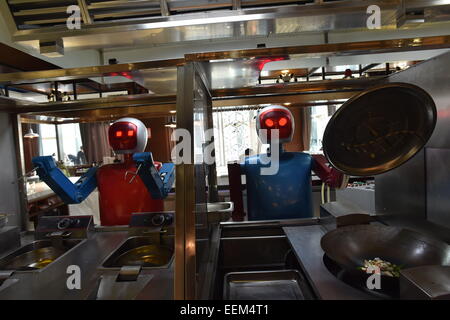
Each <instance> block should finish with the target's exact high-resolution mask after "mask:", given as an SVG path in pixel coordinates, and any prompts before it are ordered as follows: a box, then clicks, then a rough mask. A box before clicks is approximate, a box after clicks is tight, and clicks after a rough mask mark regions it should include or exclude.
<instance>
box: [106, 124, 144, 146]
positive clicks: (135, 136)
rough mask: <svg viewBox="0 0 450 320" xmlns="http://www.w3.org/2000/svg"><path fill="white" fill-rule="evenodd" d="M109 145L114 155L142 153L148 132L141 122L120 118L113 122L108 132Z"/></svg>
mask: <svg viewBox="0 0 450 320" xmlns="http://www.w3.org/2000/svg"><path fill="white" fill-rule="evenodd" d="M108 137H109V145H110V146H111V148H113V150H114V151H115V152H116V153H119V154H121V153H136V152H144V150H145V147H146V146H147V139H148V132H147V128H146V127H145V125H144V124H143V123H142V121H140V120H138V119H134V118H122V119H119V120H117V121H115V122H114V123H113V124H112V125H111V126H110V127H109V131H108Z"/></svg>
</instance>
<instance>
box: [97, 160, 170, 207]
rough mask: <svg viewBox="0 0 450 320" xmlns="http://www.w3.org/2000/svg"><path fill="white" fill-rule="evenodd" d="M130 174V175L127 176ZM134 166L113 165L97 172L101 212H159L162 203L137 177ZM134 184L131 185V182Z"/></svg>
mask: <svg viewBox="0 0 450 320" xmlns="http://www.w3.org/2000/svg"><path fill="white" fill-rule="evenodd" d="M127 172H129V173H128V174H126V173H127ZM135 172H136V167H135V166H134V164H133V165H131V166H130V165H128V166H126V165H124V164H112V165H106V166H103V167H101V168H100V169H99V170H98V172H97V182H98V190H99V196H100V208H101V211H108V212H116V213H117V214H119V215H125V214H130V213H132V212H145V211H155V209H156V211H158V210H161V209H162V208H160V207H161V206H162V205H161V201H158V200H153V199H152V198H151V196H150V194H149V192H148V191H147V188H146V187H145V185H144V183H143V182H142V180H141V179H140V178H139V176H135V175H134V174H133V173H135ZM131 179H133V180H132V182H131V183H130V180H131Z"/></svg>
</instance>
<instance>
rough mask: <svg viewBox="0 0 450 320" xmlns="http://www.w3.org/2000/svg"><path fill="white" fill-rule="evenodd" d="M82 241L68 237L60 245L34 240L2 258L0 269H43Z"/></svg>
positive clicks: (48, 241) (49, 241)
mask: <svg viewBox="0 0 450 320" xmlns="http://www.w3.org/2000/svg"><path fill="white" fill-rule="evenodd" d="M82 241H83V240H81V239H78V240H76V239H67V240H62V241H61V242H60V243H59V244H58V245H55V244H54V243H53V242H52V241H51V240H38V241H34V242H32V243H29V244H27V245H25V246H23V247H21V248H19V249H17V250H16V251H14V252H13V253H11V254H9V255H7V256H6V257H4V258H2V259H0V270H15V271H40V270H43V269H44V268H45V267H47V266H48V265H49V264H51V263H52V262H54V261H55V260H56V259H58V258H59V257H61V256H62V255H63V254H64V253H66V252H68V251H69V250H71V249H73V248H74V247H75V246H76V245H78V244H79V243H81V242H82Z"/></svg>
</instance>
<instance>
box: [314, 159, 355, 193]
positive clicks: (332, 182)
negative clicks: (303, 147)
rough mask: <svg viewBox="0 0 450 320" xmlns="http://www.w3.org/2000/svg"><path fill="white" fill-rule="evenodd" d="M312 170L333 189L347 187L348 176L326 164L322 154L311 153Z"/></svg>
mask: <svg viewBox="0 0 450 320" xmlns="http://www.w3.org/2000/svg"><path fill="white" fill-rule="evenodd" d="M313 159H314V164H313V171H314V172H315V173H316V174H317V176H318V177H319V178H320V180H322V181H323V182H324V183H325V184H326V185H328V186H329V187H331V188H335V189H344V188H346V187H347V184H348V178H349V176H348V175H346V174H344V173H342V172H340V171H338V170H336V169H335V168H333V167H330V166H329V165H328V161H327V159H326V158H325V157H324V156H323V155H313Z"/></svg>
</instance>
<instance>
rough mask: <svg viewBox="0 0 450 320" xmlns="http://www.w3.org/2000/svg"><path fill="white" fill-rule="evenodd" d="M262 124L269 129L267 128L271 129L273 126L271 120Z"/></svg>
mask: <svg viewBox="0 0 450 320" xmlns="http://www.w3.org/2000/svg"><path fill="white" fill-rule="evenodd" d="M264 123H265V124H266V126H267V127H269V128H271V127H273V125H274V123H273V120H272V119H266V121H264Z"/></svg>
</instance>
